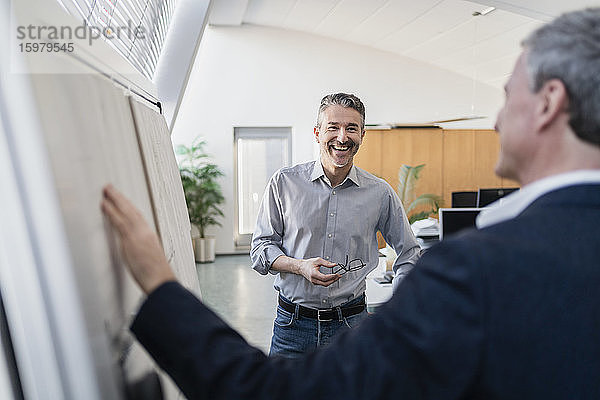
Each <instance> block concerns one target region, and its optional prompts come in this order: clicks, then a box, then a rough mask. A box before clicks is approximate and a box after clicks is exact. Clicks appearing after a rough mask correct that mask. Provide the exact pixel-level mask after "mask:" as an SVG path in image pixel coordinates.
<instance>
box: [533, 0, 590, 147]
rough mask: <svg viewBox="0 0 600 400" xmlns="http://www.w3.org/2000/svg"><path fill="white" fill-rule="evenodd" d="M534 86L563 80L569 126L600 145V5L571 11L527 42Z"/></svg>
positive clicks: (541, 29)
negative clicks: (567, 98)
mask: <svg viewBox="0 0 600 400" xmlns="http://www.w3.org/2000/svg"><path fill="white" fill-rule="evenodd" d="M523 47H524V48H525V51H526V52H527V73H528V77H529V84H530V89H531V90H532V91H533V92H534V93H537V92H538V91H539V90H540V89H541V88H542V86H543V85H544V83H545V82H547V81H548V80H550V79H558V80H560V81H561V82H562V83H563V84H564V85H565V88H566V90H567V94H568V97H569V107H568V112H569V114H570V116H569V125H570V126H571V128H572V129H573V131H574V132H575V134H576V135H577V136H578V137H579V138H580V139H582V140H584V141H587V142H590V143H593V144H595V145H600V8H588V9H586V10H580V11H574V12H569V13H565V14H563V15H561V16H560V17H558V18H556V19H555V20H554V21H552V22H550V23H548V24H547V25H544V26H542V27H540V28H538V29H537V30H535V31H534V32H533V33H531V35H529V36H528V37H527V38H526V39H525V40H524V41H523Z"/></svg>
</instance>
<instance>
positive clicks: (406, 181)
mask: <svg viewBox="0 0 600 400" xmlns="http://www.w3.org/2000/svg"><path fill="white" fill-rule="evenodd" d="M424 167H425V164H421V165H417V166H416V167H411V166H410V165H402V167H400V170H399V171H398V195H399V196H400V200H401V201H402V205H404V209H405V210H406V216H407V217H408V222H410V223H411V224H412V223H413V222H415V221H419V220H421V219H426V218H428V217H429V216H430V215H431V214H435V213H437V212H438V209H439V208H440V206H441V205H442V203H443V199H442V197H441V196H438V195H435V194H431V193H427V194H422V195H420V196H419V197H417V196H416V192H415V188H416V186H417V181H418V180H419V173H420V172H421V170H422V169H423V168H424ZM419 210H420V211H419Z"/></svg>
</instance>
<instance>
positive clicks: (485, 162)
mask: <svg viewBox="0 0 600 400" xmlns="http://www.w3.org/2000/svg"><path fill="white" fill-rule="evenodd" d="M473 135H474V140H475V154H474V161H475V170H474V171H473V175H474V183H475V184H476V185H477V188H496V187H502V179H501V178H499V177H498V176H497V175H496V174H495V173H494V167H495V166H496V162H497V161H498V152H499V151H500V140H499V138H498V134H497V133H496V131H494V130H480V131H474V132H473Z"/></svg>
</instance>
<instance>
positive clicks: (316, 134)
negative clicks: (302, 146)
mask: <svg viewBox="0 0 600 400" xmlns="http://www.w3.org/2000/svg"><path fill="white" fill-rule="evenodd" d="M313 129H314V131H313V132H314V134H315V140H316V141H317V143H319V127H318V126H315V127H314V128H313Z"/></svg>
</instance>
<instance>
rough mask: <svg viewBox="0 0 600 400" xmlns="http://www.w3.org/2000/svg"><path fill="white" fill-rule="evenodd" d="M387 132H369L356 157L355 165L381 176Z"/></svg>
mask: <svg viewBox="0 0 600 400" xmlns="http://www.w3.org/2000/svg"><path fill="white" fill-rule="evenodd" d="M383 132H385V131H367V132H366V133H365V137H364V138H363V142H362V144H361V145H360V149H359V150H358V153H356V155H355V156H354V164H355V165H356V166H358V167H360V168H362V169H364V170H365V171H367V172H370V173H372V174H373V175H376V176H381V165H382V163H383V159H382V157H381V148H382V140H383Z"/></svg>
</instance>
